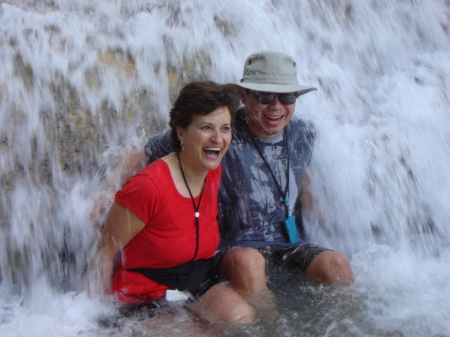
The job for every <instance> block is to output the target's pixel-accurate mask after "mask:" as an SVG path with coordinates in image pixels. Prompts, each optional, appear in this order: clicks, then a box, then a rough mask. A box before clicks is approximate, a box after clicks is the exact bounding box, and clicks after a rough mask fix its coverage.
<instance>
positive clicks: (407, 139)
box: [0, 0, 450, 336]
mask: <svg viewBox="0 0 450 337" xmlns="http://www.w3.org/2000/svg"><path fill="white" fill-rule="evenodd" d="M449 17H450V8H449V4H448V1H445V0H436V1H433V2H430V1H425V0H423V1H406V0H397V1H388V0H384V1H371V0H364V1H356V0H355V1H353V0H349V1H346V2H339V1H321V2H319V1H313V0H308V1H307V0H305V1H294V0H265V1H257V0H249V1H237V0H220V1H203V0H202V1H201V0H190V1H181V0H170V1H157V0H153V1H150V0H132V1H123V2H122V1H119V0H100V1H95V2H92V1H88V0H78V1H76V2H73V1H69V0H54V1H47V0H44V1H36V0H28V1H27V0H9V1H1V2H0V22H1V23H2V24H1V25H0V62H1V67H0V176H1V180H0V184H1V190H0V201H1V202H0V214H1V217H0V220H1V222H0V247H1V248H0V277H1V284H0V336H78V335H81V336H108V335H122V336H123V335H125V336H126V335H129V336H131V335H132V334H133V331H139V330H140V329H143V327H142V326H140V325H139V324H140V323H139V322H135V321H131V322H128V323H127V324H125V326H124V327H123V328H122V330H121V331H117V330H113V329H104V328H100V327H99V326H98V324H97V322H96V318H97V317H98V316H99V315H107V314H110V313H112V312H113V310H114V306H113V305H112V304H102V303H101V302H100V301H99V300H98V299H89V298H88V297H87V295H86V294H85V293H84V292H83V289H84V270H85V268H86V264H87V260H88V259H89V256H90V254H91V253H92V248H93V245H94V243H95V240H96V238H97V235H98V229H99V227H98V226H97V225H95V224H94V223H96V222H98V221H99V220H101V216H100V217H99V216H98V214H97V215H94V216H92V210H93V205H94V202H95V201H96V200H98V199H99V198H104V199H106V200H110V199H111V194H110V193H111V192H107V193H103V192H102V190H101V189H102V188H103V187H102V182H103V181H104V179H105V178H112V180H113V181H112V184H113V185H114V186H113V187H112V188H111V190H114V189H117V188H119V187H120V183H121V179H120V178H117V177H119V176H121V177H123V175H126V174H127V173H126V172H125V173H124V172H122V173H117V171H114V170H113V167H112V166H113V163H115V162H116V160H117V159H118V158H120V153H121V151H123V150H124V149H127V150H130V149H131V150H135V149H139V148H140V147H141V146H142V143H143V141H144V140H145V138H146V137H147V136H148V135H150V134H153V133H155V132H158V131H160V130H161V129H162V128H164V126H165V123H166V120H167V114H168V111H169V109H170V105H171V100H173V98H174V97H175V96H176V95H177V93H178V91H179V89H180V88H181V86H182V85H183V83H185V82H188V81H192V80H198V79H212V80H215V81H218V82H232V81H238V80H239V78H240V75H241V71H242V64H243V62H244V60H245V57H246V56H248V55H249V54H250V53H252V52H254V51H256V50H263V49H274V50H278V51H282V52H285V53H287V54H290V55H292V56H293V57H294V58H295V59H296V60H297V63H298V78H299V80H300V82H301V83H302V84H306V85H313V86H316V87H317V88H318V89H319V90H318V91H316V92H312V93H309V94H308V95H305V96H302V97H301V98H300V99H299V101H298V104H297V108H296V109H297V110H296V115H297V116H299V117H302V118H305V119H308V120H311V121H313V122H314V124H315V125H316V127H317V130H318V136H317V141H316V144H315V148H314V156H313V160H312V163H311V178H312V185H311V190H312V192H313V194H314V196H315V197H316V199H317V200H318V203H317V211H319V212H320V213H321V214H323V215H324V216H323V220H319V219H320V217H317V216H313V217H312V218H311V219H309V221H308V222H307V231H308V234H309V235H310V236H311V238H312V240H313V241H314V242H317V243H319V244H323V245H325V246H328V247H331V248H334V249H337V250H340V251H343V252H345V253H346V254H348V255H349V256H350V257H351V262H352V265H353V268H354V270H355V274H356V275H355V276H356V282H355V285H354V286H352V287H349V288H346V289H335V288H329V287H321V286H314V285H310V284H307V283H304V282H302V281H301V280H300V279H299V278H298V277H296V276H294V275H291V274H286V275H284V274H283V275H282V277H281V278H280V277H278V278H277V275H271V276H270V280H271V282H272V283H271V284H272V285H273V287H274V291H275V293H276V294H277V297H278V298H279V302H280V315H279V316H278V318H276V321H275V322H276V324H274V325H270V326H269V325H266V324H264V322H259V323H257V324H256V325H255V326H253V327H250V328H249V329H248V330H247V331H243V332H242V334H243V335H256V336H273V335H280V336H281V335H282V336H296V335H303V336H339V335H346V336H373V335H398V336H402V335H403V336H445V335H450V325H449V323H448V322H450V308H449V305H448V303H447V302H448V301H446V300H445V299H447V298H448V297H449V295H450V286H449V284H448V282H447V280H448V278H449V276H450V275H449V274H450V269H449V267H448V265H449V258H450V249H449V243H450V225H449V223H450V213H449V212H448V208H449V206H450V193H449V191H450V179H449V174H448V168H449V167H450V131H449V128H448V125H449V124H450V123H449V122H450V114H449V111H450V97H449V93H450V83H449V78H450V57H449V54H450V43H449V42H450V41H449V40H450V37H449V34H450V33H449V32H450V22H449ZM103 214H104V213H103ZM286 289H290V291H286ZM186 317H187V316H186V315H184V316H183V315H182V316H180V318H179V320H180V322H185V321H186V320H187V321H188V320H189V318H186ZM175 327H176V325H174V326H171V327H170V328H172V330H174V329H175ZM157 331H158V332H154V333H161V331H162V330H157ZM149 334H151V332H149Z"/></svg>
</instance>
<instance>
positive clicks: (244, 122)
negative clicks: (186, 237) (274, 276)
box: [145, 51, 353, 298]
mask: <svg viewBox="0 0 450 337" xmlns="http://www.w3.org/2000/svg"><path fill="white" fill-rule="evenodd" d="M237 85H238V86H239V87H240V97H241V101H242V103H243V105H244V106H243V108H242V109H241V110H240V111H239V113H238V114H237V116H236V121H235V125H234V131H233V139H232V142H231V145H230V148H229V150H228V153H227V154H226V155H225V157H224V159H223V161H222V165H223V174H222V181H221V187H220V191H219V202H220V210H221V212H220V215H219V222H220V226H221V244H220V246H219V248H220V249H221V250H220V252H219V254H218V255H219V257H220V258H221V262H220V271H221V274H222V276H223V277H224V278H225V279H227V280H229V281H230V283H231V284H232V285H233V286H234V287H235V288H236V289H237V290H240V291H242V294H243V295H244V297H247V298H249V297H251V294H257V293H261V292H264V291H265V290H267V289H268V287H267V283H266V272H265V267H266V260H267V261H271V263H274V264H282V265H286V266H288V267H294V268H296V269H295V270H299V272H301V273H303V274H304V275H305V276H307V277H308V278H310V279H312V280H317V281H320V282H324V283H327V284H333V283H349V282H352V281H353V276H352V271H351V267H350V263H349V260H348V258H347V257H346V256H345V255H344V254H342V253H339V252H336V251H332V250H328V249H325V248H322V247H319V246H316V245H312V244H309V243H306V242H305V239H306V236H305V233H304V230H303V226H302V221H301V220H302V219H301V214H300V209H301V207H306V206H307V205H309V204H310V203H311V198H310V196H309V190H308V182H309V181H308V177H307V175H306V173H305V169H306V167H307V165H308V164H309V162H310V158H311V155H312V144H313V141H314V135H315V133H314V128H313V127H312V126H311V125H308V124H306V123H305V122H303V121H301V120H291V119H292V117H293V114H294V110H295V101H296V99H297V97H298V96H300V95H303V94H306V93H308V92H310V91H313V90H316V89H315V88H313V87H305V86H302V85H299V83H298V80H297V69H296V64H295V61H294V60H293V59H292V58H291V57H290V56H288V55H285V54H282V53H277V52H273V51H262V52H257V53H254V54H252V55H250V56H249V57H248V58H247V60H246V61H245V65H244V74H243V78H242V79H241V81H240V83H238V84H237ZM145 150H146V153H147V155H148V157H149V159H150V161H153V160H155V159H156V158H159V157H161V156H163V155H165V154H167V153H170V152H172V150H171V148H170V140H169V135H168V134H167V133H166V134H164V135H159V136H155V137H152V138H150V140H149V142H148V143H147V145H146V147H145Z"/></svg>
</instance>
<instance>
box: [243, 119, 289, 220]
mask: <svg viewBox="0 0 450 337" xmlns="http://www.w3.org/2000/svg"><path fill="white" fill-rule="evenodd" d="M245 125H246V126H247V129H248V132H249V135H250V138H251V139H252V141H253V145H254V146H255V148H256V150H257V151H258V153H259V156H260V157H261V158H262V160H263V161H264V163H265V164H266V167H267V169H268V170H269V172H270V175H271V176H272V179H273V181H274V183H275V185H276V186H277V189H278V192H279V193H280V196H281V198H282V199H283V200H282V201H281V203H282V204H284V206H285V207H286V217H288V216H289V207H288V200H287V199H286V196H287V194H288V190H289V167H290V165H289V144H288V139H287V132H286V130H284V134H285V139H286V151H287V177H286V188H285V189H284V192H283V190H282V189H281V186H280V184H279V183H278V181H277V179H276V178H275V174H274V173H273V171H272V169H271V168H270V166H269V163H268V162H267V159H266V157H265V156H264V153H262V151H261V149H260V148H259V146H258V143H257V142H256V139H255V137H253V135H252V132H251V131H250V128H249V126H248V124H247V121H245Z"/></svg>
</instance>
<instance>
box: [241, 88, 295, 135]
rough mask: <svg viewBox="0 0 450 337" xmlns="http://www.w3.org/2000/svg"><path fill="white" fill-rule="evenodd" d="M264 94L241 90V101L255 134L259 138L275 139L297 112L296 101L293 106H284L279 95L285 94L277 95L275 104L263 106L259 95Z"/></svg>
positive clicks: (251, 129) (246, 117) (249, 124)
mask: <svg viewBox="0 0 450 337" xmlns="http://www.w3.org/2000/svg"><path fill="white" fill-rule="evenodd" d="M264 93H265V92H261V91H260V92H255V91H251V90H246V89H241V100H242V103H244V105H245V107H244V114H245V119H246V120H247V123H248V126H249V128H250V131H251V132H252V133H253V134H255V135H257V136H259V137H275V136H278V135H279V134H280V133H281V132H282V131H283V129H284V128H285V127H286V125H287V123H289V121H290V120H291V118H292V116H293V114H294V110H295V100H294V103H292V104H282V103H281V102H280V100H279V97H278V95H283V94H275V95H277V97H275V99H274V100H273V102H271V103H269V104H262V103H261V102H260V101H259V99H258V98H257V95H258V94H264ZM287 94H292V93H287Z"/></svg>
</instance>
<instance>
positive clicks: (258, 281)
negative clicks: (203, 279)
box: [220, 247, 267, 293]
mask: <svg viewBox="0 0 450 337" xmlns="http://www.w3.org/2000/svg"><path fill="white" fill-rule="evenodd" d="M265 267H266V262H265V259H264V257H263V256H262V255H261V253H260V252H258V251H257V250H256V249H253V248H248V247H239V248H233V249H231V250H229V251H228V252H227V253H226V255H225V256H224V259H223V260H222V264H221V266H220V271H221V275H222V277H224V278H225V279H226V280H228V281H229V282H230V283H231V285H232V286H233V287H234V288H235V289H236V290H239V291H242V292H246V293H249V292H250V293H253V292H259V291H262V290H265V289H267V283H266V269H265Z"/></svg>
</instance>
